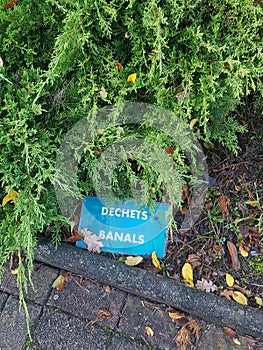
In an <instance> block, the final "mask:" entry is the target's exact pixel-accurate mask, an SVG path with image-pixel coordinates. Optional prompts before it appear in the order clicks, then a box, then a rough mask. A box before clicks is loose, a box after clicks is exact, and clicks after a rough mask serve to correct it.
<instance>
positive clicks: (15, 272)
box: [11, 267, 18, 275]
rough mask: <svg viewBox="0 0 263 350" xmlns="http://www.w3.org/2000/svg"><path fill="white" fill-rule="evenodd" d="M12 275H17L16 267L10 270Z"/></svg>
mask: <svg viewBox="0 0 263 350" xmlns="http://www.w3.org/2000/svg"><path fill="white" fill-rule="evenodd" d="M11 274H12V275H17V274H18V267H17V268H16V269H14V270H11Z"/></svg>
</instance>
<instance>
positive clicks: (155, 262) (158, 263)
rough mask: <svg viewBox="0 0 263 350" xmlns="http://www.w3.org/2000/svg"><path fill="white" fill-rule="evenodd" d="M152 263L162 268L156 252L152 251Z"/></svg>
mask: <svg viewBox="0 0 263 350" xmlns="http://www.w3.org/2000/svg"><path fill="white" fill-rule="evenodd" d="M152 263H153V265H154V266H155V267H157V269H160V270H161V264H160V261H159V260H158V258H157V256H156V252H152Z"/></svg>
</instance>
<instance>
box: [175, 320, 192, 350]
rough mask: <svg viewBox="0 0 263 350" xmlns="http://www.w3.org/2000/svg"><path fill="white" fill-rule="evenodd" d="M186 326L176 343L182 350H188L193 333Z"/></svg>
mask: <svg viewBox="0 0 263 350" xmlns="http://www.w3.org/2000/svg"><path fill="white" fill-rule="evenodd" d="M185 326H186V325H184V326H183V327H181V328H180V329H179V331H178V332H177V334H176V336H175V337H174V341H175V343H176V345H177V346H178V348H179V349H180V350H187V347H188V344H189V343H190V334H191V332H190V331H189V329H187V328H186V327H185Z"/></svg>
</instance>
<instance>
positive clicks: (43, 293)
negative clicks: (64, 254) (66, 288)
mask: <svg viewBox="0 0 263 350" xmlns="http://www.w3.org/2000/svg"><path fill="white" fill-rule="evenodd" d="M58 273H59V270H57V269H54V268H52V267H49V266H47V265H41V266H40V267H39V268H38V269H37V270H34V271H33V275H32V281H33V285H34V289H32V287H31V286H30V285H28V294H26V295H25V298H26V299H29V300H34V301H35V302H36V303H38V304H41V305H44V304H45V302H46V300H47V298H48V296H49V294H50V291H51V286H52V283H53V281H54V280H55V279H56V277H57V276H58ZM0 290H2V291H3V292H6V293H10V294H12V295H16V296H18V295H19V290H18V288H17V283H16V275H12V274H11V273H10V270H9V269H8V267H7V266H5V268H4V274H3V278H2V283H1V284H0Z"/></svg>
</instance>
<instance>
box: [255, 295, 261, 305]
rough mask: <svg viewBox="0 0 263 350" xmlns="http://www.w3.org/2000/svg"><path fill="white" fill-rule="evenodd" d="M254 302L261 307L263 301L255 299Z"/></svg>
mask: <svg viewBox="0 0 263 350" xmlns="http://www.w3.org/2000/svg"><path fill="white" fill-rule="evenodd" d="M255 300H256V303H257V304H258V305H259V306H263V300H262V299H261V298H260V297H255Z"/></svg>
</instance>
